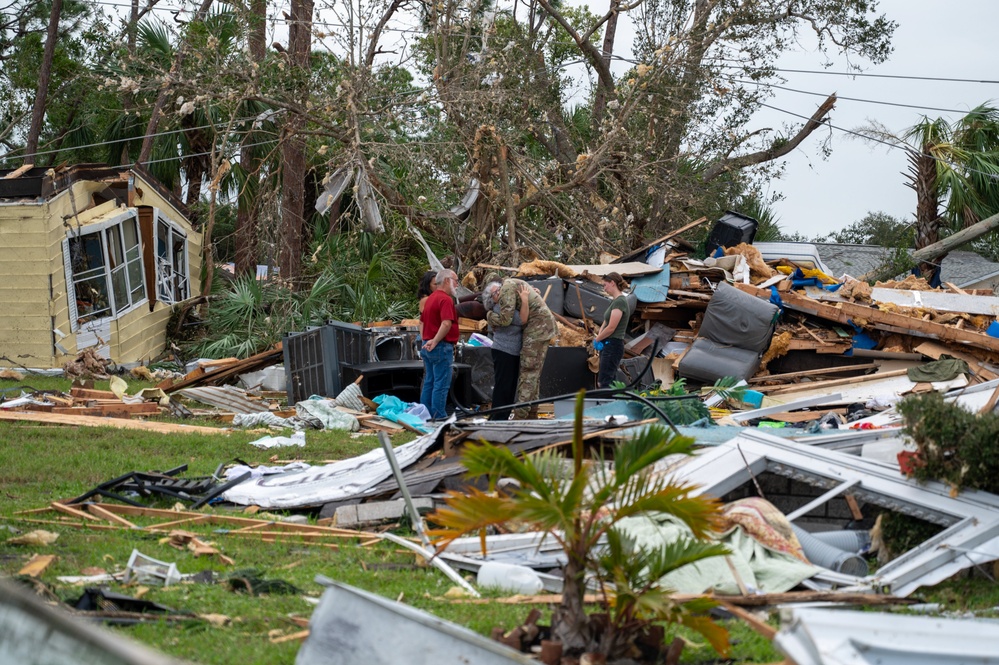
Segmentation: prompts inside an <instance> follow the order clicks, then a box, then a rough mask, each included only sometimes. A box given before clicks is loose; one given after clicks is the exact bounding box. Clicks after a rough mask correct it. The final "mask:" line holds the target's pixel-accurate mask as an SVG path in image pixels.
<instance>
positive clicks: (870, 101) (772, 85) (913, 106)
mask: <svg viewBox="0 0 999 665" xmlns="http://www.w3.org/2000/svg"><path fill="white" fill-rule="evenodd" d="M732 80H733V81H735V82H736V83H743V84H749V85H757V86H762V87H766V88H774V89H776V90H785V91H787V92H795V93H798V94H801V95H813V96H815V97H828V96H829V94H828V93H825V92H812V91H810V90H798V89H795V88H788V87H787V86H783V85H777V84H776V83H763V82H761V81H745V80H742V79H732ZM836 99H843V100H846V101H849V102H862V103H864V104H881V105H884V106H898V107H901V108H907V109H916V110H919V111H941V112H943V113H967V112H968V110H963V111H962V110H959V109H945V108H939V107H936V106H919V105H916V104H903V103H901V102H886V101H882V100H878V99H863V98H861V97H844V96H842V95H840V94H838V93H837V95H836Z"/></svg>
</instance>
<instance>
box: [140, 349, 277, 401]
mask: <svg viewBox="0 0 999 665" xmlns="http://www.w3.org/2000/svg"><path fill="white" fill-rule="evenodd" d="M283 356H284V354H283V352H282V350H281V343H280V342H278V343H277V344H275V345H274V348H272V349H268V350H267V351H263V352H261V353H258V354H256V355H252V356H250V357H249V358H246V359H245V360H240V361H239V362H237V363H234V364H232V365H228V366H226V367H223V368H221V369H217V370H215V371H214V372H210V373H208V374H204V375H202V376H198V377H197V378H190V379H189V378H188V377H184V378H183V379H182V380H180V381H178V382H177V383H174V384H171V385H168V386H164V385H163V384H162V383H160V384H158V385H157V386H156V387H157V388H161V389H162V390H164V391H165V392H168V393H169V392H174V391H177V390H180V389H181V388H190V387H191V386H194V385H200V384H207V385H218V384H220V383H223V382H224V381H225V380H226V379H230V378H232V377H234V376H237V375H239V374H243V373H245V372H252V371H253V370H256V369H261V368H263V367H268V366H270V365H271V364H274V363H278V362H281V360H282V358H283Z"/></svg>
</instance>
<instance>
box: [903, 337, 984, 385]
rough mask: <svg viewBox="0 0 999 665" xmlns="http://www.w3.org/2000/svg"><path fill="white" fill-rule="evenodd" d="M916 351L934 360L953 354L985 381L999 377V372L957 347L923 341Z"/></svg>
mask: <svg viewBox="0 0 999 665" xmlns="http://www.w3.org/2000/svg"><path fill="white" fill-rule="evenodd" d="M914 350H915V351H916V353H921V354H923V355H924V356H926V357H927V358H933V359H934V360H940V356H942V355H944V354H947V355H949V356H953V357H955V358H958V359H960V360H963V361H964V362H966V363H968V368H969V369H970V370H971V371H972V372H973V373H974V374H976V375H978V376H980V377H981V378H983V379H985V380H986V381H992V380H993V379H999V374H996V373H995V372H993V371H991V370H989V369H986V368H985V366H984V365H983V364H982V363H981V362H979V360H978V358H976V357H975V356H973V355H971V354H970V353H967V352H966V351H961V350H959V349H952V348H951V347H949V346H944V345H943V344H937V343H936V342H923V343H922V344H920V345H919V346H917V347H916V348H915V349H914Z"/></svg>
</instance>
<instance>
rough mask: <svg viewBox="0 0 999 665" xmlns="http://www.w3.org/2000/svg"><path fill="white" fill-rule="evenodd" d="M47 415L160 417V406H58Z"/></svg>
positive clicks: (119, 404)
mask: <svg viewBox="0 0 999 665" xmlns="http://www.w3.org/2000/svg"><path fill="white" fill-rule="evenodd" d="M46 413H57V414H60V415H64V416H94V417H97V418H131V417H132V416H158V415H159V414H160V407H159V404H157V403H156V402H142V403H140V404H125V403H124V402H117V403H114V404H98V405H97V406H57V407H55V408H53V409H52V410H51V411H47V412H46Z"/></svg>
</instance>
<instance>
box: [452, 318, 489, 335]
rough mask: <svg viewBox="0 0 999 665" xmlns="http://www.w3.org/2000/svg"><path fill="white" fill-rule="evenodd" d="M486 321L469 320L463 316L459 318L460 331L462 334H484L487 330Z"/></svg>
mask: <svg viewBox="0 0 999 665" xmlns="http://www.w3.org/2000/svg"><path fill="white" fill-rule="evenodd" d="M486 325H487V323H486V320H485V319H482V320H479V319H467V318H465V317H463V316H459V317H458V329H459V330H460V331H461V332H482V331H483V330H485V329H486Z"/></svg>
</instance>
